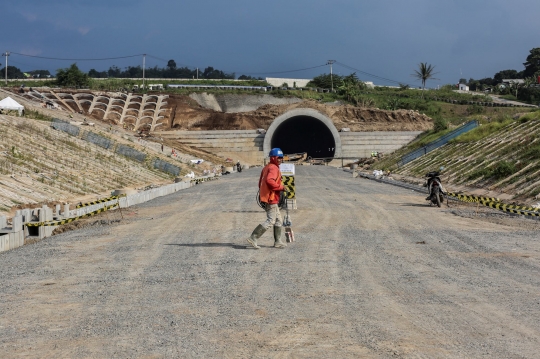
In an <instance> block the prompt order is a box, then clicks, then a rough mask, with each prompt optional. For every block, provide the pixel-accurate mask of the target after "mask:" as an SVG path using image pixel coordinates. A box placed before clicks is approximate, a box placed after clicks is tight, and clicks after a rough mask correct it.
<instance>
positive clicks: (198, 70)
mask: <svg viewBox="0 0 540 359" xmlns="http://www.w3.org/2000/svg"><path fill="white" fill-rule="evenodd" d="M198 79H199V68H198V67H197V80H198Z"/></svg>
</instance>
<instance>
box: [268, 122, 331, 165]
mask: <svg viewBox="0 0 540 359" xmlns="http://www.w3.org/2000/svg"><path fill="white" fill-rule="evenodd" d="M271 147H272V148H274V147H279V148H281V150H282V151H283V153H285V154H292V153H300V152H307V155H308V156H309V157H312V158H322V157H334V153H335V149H336V142H335V140H334V136H333V135H332V132H331V131H330V129H329V128H328V127H327V126H326V125H325V124H324V123H323V122H321V121H319V120H318V119H316V118H313V117H310V116H295V117H291V118H289V119H287V120H286V121H284V122H282V123H281V124H280V125H279V126H278V127H277V128H276V130H275V131H274V134H273V136H272V139H271Z"/></svg>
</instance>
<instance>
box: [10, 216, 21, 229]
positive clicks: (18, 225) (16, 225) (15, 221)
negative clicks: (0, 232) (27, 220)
mask: <svg viewBox="0 0 540 359" xmlns="http://www.w3.org/2000/svg"><path fill="white" fill-rule="evenodd" d="M11 222H12V224H13V226H12V228H13V232H22V230H23V217H22V215H20V216H15V217H13V218H12V219H11Z"/></svg>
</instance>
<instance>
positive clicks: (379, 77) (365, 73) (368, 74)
mask: <svg viewBox="0 0 540 359" xmlns="http://www.w3.org/2000/svg"><path fill="white" fill-rule="evenodd" d="M336 64H338V65H340V66H342V67H345V68H346V69H349V70H353V71H356V72H358V73H361V74H363V75H366V76H371V77H374V78H376V79H379V80H384V81H388V82H391V83H395V84H398V85H401V84H404V85H407V86H410V85H409V84H407V83H403V82H400V81H395V80H391V79H387V78H385V77H381V76H378V75H374V74H370V73H369V72H365V71H362V70H358V69H355V68H354V67H351V66H348V65H345V64H343V63H341V62H339V61H336Z"/></svg>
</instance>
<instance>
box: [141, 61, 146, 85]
mask: <svg viewBox="0 0 540 359" xmlns="http://www.w3.org/2000/svg"><path fill="white" fill-rule="evenodd" d="M145 67H146V54H143V58H142V87H143V89H144V70H145Z"/></svg>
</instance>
